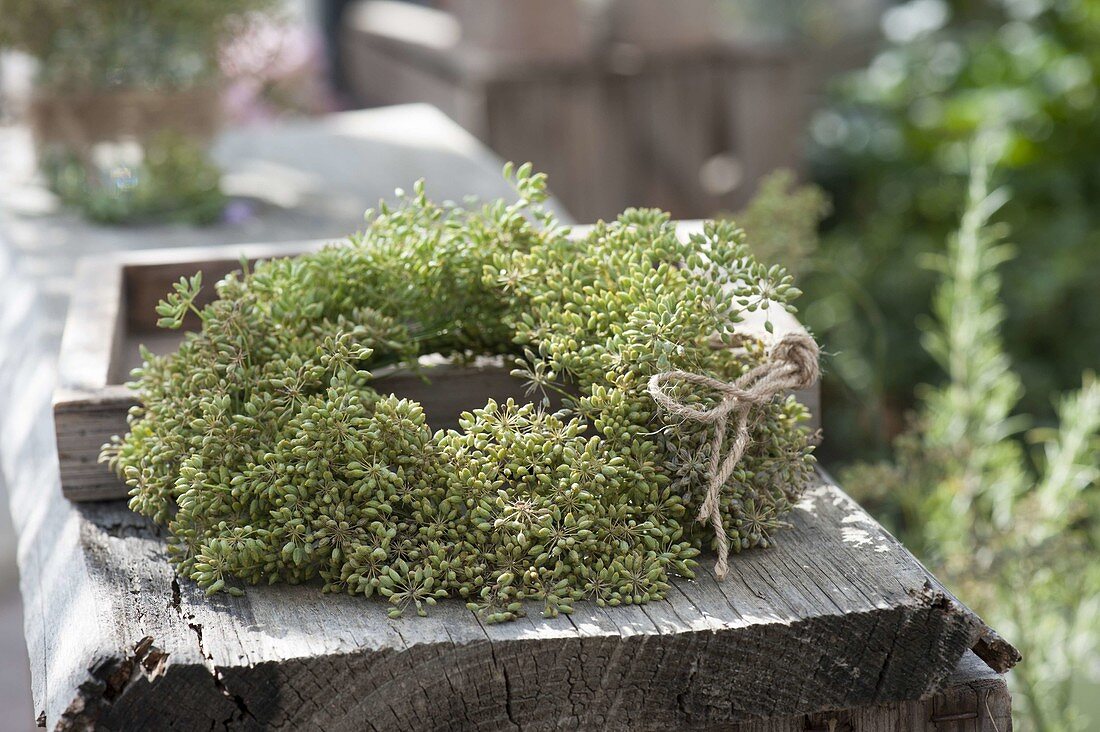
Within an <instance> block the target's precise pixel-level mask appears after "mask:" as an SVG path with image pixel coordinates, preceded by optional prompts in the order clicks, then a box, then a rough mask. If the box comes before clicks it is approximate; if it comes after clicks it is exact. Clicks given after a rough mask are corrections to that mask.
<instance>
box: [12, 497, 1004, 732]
mask: <svg viewBox="0 0 1100 732" xmlns="http://www.w3.org/2000/svg"><path fill="white" fill-rule="evenodd" d="M76 510H77V512H78V515H79V517H80V518H79V522H78V524H79V527H80V528H79V538H78V539H77V540H76V541H74V542H73V543H72V544H71V545H70V551H71V554H70V556H69V557H68V558H67V559H66V560H65V563H64V564H65V566H71V567H73V568H74V570H72V571H65V572H53V573H50V574H48V575H45V576H43V577H42V578H41V579H43V580H46V582H45V583H44V586H43V587H42V590H43V592H44V593H46V596H45V597H34V598H29V599H30V600H32V601H34V602H36V603H37V602H40V603H41V605H42V606H43V607H45V608H47V617H45V618H43V620H44V624H43V625H44V627H45V628H53V629H54V631H53V633H54V634H55V635H56V638H55V639H52V640H46V641H45V642H46V643H48V644H50V645H51V646H53V648H54V653H53V654H51V665H52V668H51V671H52V673H51V677H50V678H51V679H52V680H51V683H50V684H49V685H47V687H46V689H45V693H46V699H45V710H46V717H47V721H48V724H49V726H50V727H58V728H63V729H76V728H84V727H87V726H96V727H97V728H102V729H129V728H142V729H160V728H167V727H168V726H169V725H170V724H176V725H180V724H182V725H183V726H186V727H189V728H196V729H197V728H206V727H208V726H210V725H214V726H217V725H221V724H226V725H227V726H229V727H232V728H246V729H249V728H252V729H258V728H261V727H263V728H266V727H289V728H294V729H299V728H306V729H325V730H344V729H349V730H350V729H375V730H401V729H556V728H562V727H566V728H599V729H623V730H626V729H630V730H634V729H645V730H649V729H652V730H657V729H662V730H663V729H710V728H718V727H722V728H728V726H729V725H735V724H749V723H757V722H758V721H759V720H762V719H768V720H773V719H775V718H779V719H780V720H782V719H783V718H784V717H790V716H791V715H805V714H816V713H819V712H823V711H826V710H831V709H850V708H853V707H867V706H868V705H871V706H873V705H878V704H887V703H892V702H900V701H912V700H916V699H920V698H923V697H926V696H928V695H930V694H933V693H935V692H937V691H938V690H940V689H943V688H945V687H948V686H949V685H950V679H951V674H952V672H953V671H954V669H955V668H956V666H957V664H958V663H959V661H960V659H962V657H963V654H964V652H966V650H967V649H968V648H969V647H971V646H972V645H973V644H974V643H975V642H976V641H977V640H978V638H979V637H981V635H982V632H983V625H982V623H981V621H980V620H979V619H978V618H977V617H976V616H974V615H973V613H971V612H970V611H969V610H967V609H966V608H965V607H964V606H962V605H961V604H960V603H958V602H957V601H956V600H955V599H954V598H952V597H951V596H950V595H949V594H947V593H946V592H945V591H944V590H943V589H942V588H941V587H940V586H939V585H938V584H937V583H936V582H935V581H934V580H933V579H932V578H931V577H930V576H929V575H928V574H927V573H926V572H925V571H924V569H923V568H922V567H921V566H920V565H919V564H918V563H917V562H915V561H914V560H913V558H912V557H911V556H910V555H909V554H908V553H907V552H906V551H905V550H904V549H903V548H902V547H901V546H900V545H899V544H898V543H897V542H896V541H895V540H894V539H893V538H892V537H890V536H889V535H888V534H886V532H885V531H883V530H882V529H881V528H880V527H879V526H878V525H877V524H875V522H874V521H873V520H872V519H871V518H870V517H869V516H868V515H867V514H866V513H864V512H863V511H862V510H861V509H860V508H859V507H858V506H857V505H856V504H855V503H854V502H853V501H852V500H851V499H850V498H848V497H847V496H846V495H844V493H843V492H842V491H840V489H839V488H837V487H836V486H835V485H833V484H832V482H831V481H830V480H828V478H827V477H825V476H822V478H821V479H820V481H819V482H818V484H817V485H816V486H815V487H814V488H813V489H811V490H810V491H809V492H808V493H807V495H806V497H805V499H804V500H803V501H802V502H801V503H800V504H799V505H798V507H797V508H796V510H795V511H794V513H793V515H792V524H793V526H792V528H790V529H788V530H786V531H784V532H783V534H782V535H781V536H780V537H779V540H778V541H777V542H776V545H775V546H774V547H773V548H771V549H768V550H765V551H754V552H747V553H745V554H743V555H739V556H737V557H735V558H734V559H733V561H732V571H731V576H730V578H729V579H728V580H727V581H725V582H723V583H718V582H716V581H715V580H714V579H713V577H711V576H710V574H709V573H708V572H707V571H706V570H705V567H706V566H707V565H709V562H708V561H707V558H704V561H703V565H704V571H703V572H702V573H701V576H700V577H699V579H698V581H695V582H687V581H680V582H677V583H676V585H675V588H674V591H673V593H672V595H671V596H670V597H669V599H668V600H667V601H662V602H655V603H652V604H649V605H645V606H638V607H622V608H614V609H600V608H597V607H595V606H594V605H591V604H578V605H577V612H576V613H575V614H574V615H573V616H571V617H564V616H563V617H560V618H556V619H553V620H544V619H542V618H541V617H539V616H538V615H537V610H538V609H537V608H531V612H532V616H530V617H527V618H523V619H521V620H519V621H517V622H515V623H507V624H502V625H489V626H487V625H484V624H482V623H481V622H479V620H478V618H477V617H476V616H475V615H474V614H472V613H470V612H469V611H468V610H466V609H465V608H464V606H463V605H462V604H461V603H460V602H456V601H444V602H441V603H440V604H439V605H438V606H436V607H435V608H433V609H432V612H431V614H430V615H429V617H427V618H417V617H415V616H414V617H409V618H403V619H400V620H397V621H391V620H389V619H388V618H387V617H386V615H385V607H386V606H385V605H384V604H383V603H382V602H380V601H368V600H364V599H362V598H353V597H347V596H333V595H324V594H322V593H321V592H320V591H319V587H318V586H316V585H314V584H310V585H305V586H298V587H291V586H273V587H255V588H249V589H248V590H247V593H246V595H245V596H244V597H243V598H229V597H223V596H217V597H213V598H206V597H205V596H204V595H203V594H202V593H201V592H200V591H199V590H198V589H197V588H195V587H194V586H193V585H192V584H191V583H190V582H188V581H186V580H177V579H176V578H175V577H174V576H173V574H172V570H171V567H170V566H169V564H168V563H167V560H166V557H165V554H164V539H163V536H161V535H159V533H158V531H157V530H156V529H154V528H153V527H152V526H150V525H149V524H148V523H146V522H145V521H144V520H142V519H140V518H139V517H137V516H135V515H133V514H131V513H129V512H128V511H126V509H125V508H124V506H123V505H121V504H118V503H100V504H82V505H79V506H78V507H77V509H76ZM77 607H79V608H81V610H80V613H79V614H80V618H79V622H78V623H75V624H74V623H72V620H73V618H72V614H73V613H74V611H76V610H77ZM42 640H44V639H39V642H41V641H42ZM952 693H954V692H952ZM1002 697H1003V695H1002ZM1002 697H999V701H997V706H996V711H995V712H994V713H995V714H1001V717H997V718H998V719H1000V718H1002V717H1003V714H1002V712H1003V707H1004V705H1005V704H1006V703H1007V701H1006V699H1004V698H1002ZM946 698H947V697H945V699H946ZM951 698H954V697H951ZM945 703H946V702H945ZM895 713H897V710H894V711H891V712H889V714H895ZM911 713H912V714H916V713H917V712H911ZM921 713H923V712H921ZM860 714H865V715H870V716H867V717H866V718H867V719H886V718H892V717H888V716H887V715H886V713H885V712H879V713H878V714H879V716H877V717H876V716H875V715H874V714H872V713H871V712H870V711H868V710H862V711H861V712H860ZM849 718H851V719H854V718H856V717H849ZM914 718H915V717H914ZM777 724H778V723H777ZM784 724H786V723H784ZM773 728H774V729H786V728H789V727H771V726H760V725H759V724H758V725H757V726H755V727H747V728H746V729H767V730H771V729H773ZM856 728H857V729H883V727H875V726H863V727H856ZM914 729H924V727H914Z"/></svg>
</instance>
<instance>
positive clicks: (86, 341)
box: [53, 221, 821, 501]
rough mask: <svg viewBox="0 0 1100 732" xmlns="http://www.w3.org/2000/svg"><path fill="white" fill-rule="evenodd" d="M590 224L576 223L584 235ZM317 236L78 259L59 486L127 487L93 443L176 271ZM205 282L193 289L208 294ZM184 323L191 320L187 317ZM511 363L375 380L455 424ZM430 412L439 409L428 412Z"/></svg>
mask: <svg viewBox="0 0 1100 732" xmlns="http://www.w3.org/2000/svg"><path fill="white" fill-rule="evenodd" d="M701 226H702V225H701V222H698V221H685V222H680V223H679V225H678V232H679V233H680V235H681V236H687V235H689V234H691V233H694V232H698V231H700V230H701ZM588 230H589V227H587V226H578V227H574V229H573V234H574V235H575V236H583V235H584V234H585V233H586V232H587V231H588ZM324 244H325V241H324V240H319V241H309V242H289V243H280V244H250V245H243V246H233V247H204V248H194V247H191V248H186V249H155V250H147V251H138V252H127V253H125V254H118V255H113V256H106V257H102V256H101V257H95V258H92V259H88V260H85V261H83V262H82V263H81V266H80V267H79V268H78V272H77V280H76V281H77V286H76V288H75V294H74V297H73V301H72V305H71V307H70V309H69V315H68V319H67V322H66V325H65V334H64V337H63V339H62V345H61V356H60V362H59V365H58V386H57V389H56V391H55V392H54V398H53V404H54V407H53V414H54V430H55V434H56V438H57V451H58V459H59V462H60V470H61V488H62V491H63V492H64V494H65V496H66V497H67V498H69V499H70V500H74V501H98V500H104V499H110V498H121V497H124V496H126V494H127V489H126V487H125V486H124V485H123V484H122V483H121V481H119V480H118V478H117V477H116V476H115V475H114V474H112V473H111V472H110V470H108V468H107V467H106V466H105V465H103V464H101V463H100V462H99V453H100V449H101V448H102V446H103V445H104V443H106V442H107V441H108V440H110V438H111V436H112V435H120V434H123V433H124V432H125V431H126V414H127V412H128V411H129V409H130V407H132V406H134V405H135V404H137V400H136V399H135V396H134V394H133V393H131V392H130V391H129V390H128V389H127V388H126V387H125V386H124V384H125V382H126V381H127V379H128V376H129V374H130V372H131V370H132V369H134V368H135V367H137V366H140V365H141V358H140V355H139V354H140V346H142V345H145V346H146V347H148V348H149V349H150V350H152V351H153V352H154V353H169V352H170V351H171V350H172V349H173V348H175V347H176V345H177V344H178V343H179V339H180V338H181V336H182V334H181V333H179V332H172V331H168V332H165V331H163V330H158V329H157V328H156V320H157V315H156V312H155V307H156V303H157V302H158V301H160V300H161V299H162V298H163V297H164V294H165V293H166V292H168V291H169V290H170V289H171V286H172V284H173V283H174V282H176V281H178V280H179V279H180V278H181V277H190V276H191V275H193V274H194V273H195V272H197V271H202V272H203V274H204V276H205V278H206V281H207V282H208V283H212V282H215V281H217V280H218V279H220V278H222V277H224V276H225V275H226V274H228V273H230V272H232V271H234V270H236V269H238V268H239V266H240V264H239V263H240V259H241V257H245V258H246V259H249V260H250V261H255V260H257V259H264V258H271V257H281V256H290V255H294V254H300V253H302V252H305V251H310V250H315V249H317V248H319V247H321V246H323V245H324ZM212 292H213V289H212V288H211V287H207V288H206V289H205V291H204V293H203V295H202V297H200V300H199V301H198V304H199V305H200V306H201V305H202V304H203V302H204V299H203V298H210V297H212V296H213V295H212ZM767 315H768V317H770V318H771V319H772V321H773V322H774V325H775V328H776V334H777V335H780V336H781V335H782V334H783V333H786V332H790V331H793V330H801V329H802V326H801V325H800V324H799V323H798V321H797V320H796V319H795V318H794V317H793V316H792V315H790V314H789V313H787V312H786V311H785V310H782V309H780V308H773V309H771V310H770V311H769V313H768V314H767ZM763 323H764V313H763V312H758V313H756V314H754V315H751V316H750V319H749V320H747V321H746V323H745V330H746V331H747V332H752V333H753V334H755V335H756V336H758V337H760V338H764V339H765V340H766V339H768V338H771V337H772V336H770V335H769V334H768V333H767V332H766V331H765V329H764V326H763ZM186 324H187V325H188V326H190V327H194V326H195V325H196V323H195V322H194V319H189V320H188V321H186ZM510 368H511V367H510V366H509V365H504V364H499V365H498V366H496V367H495V368H488V367H482V368H480V369H473V370H464V369H438V368H437V369H434V370H432V371H431V372H430V373H425V374H423V375H424V376H428V377H430V379H431V381H430V382H425V381H424V380H423V379H421V378H419V377H416V376H412V377H409V376H406V377H404V378H395V377H390V378H389V379H386V380H383V381H379V383H378V388H380V389H381V388H385V389H387V390H388V391H392V392H393V393H396V394H398V395H399V396H402V397H407V398H410V399H415V400H416V401H419V402H422V403H423V404H424V406H425V410H426V412H427V414H428V415H429V417H430V418H431V424H432V426H434V427H437V428H447V427H456V426H457V415H458V414H459V413H461V412H462V411H463V410H468V409H473V408H475V407H480V406H483V405H484V404H485V401H486V399H487V398H489V397H493V398H495V399H497V400H503V399H507V398H509V397H512V398H514V399H516V400H517V401H522V400H524V394H523V388H522V384H521V382H519V381H517V380H515V379H511V378H509V377H508V372H509V371H510ZM796 396H797V397H798V398H799V400H801V401H802V402H803V403H804V404H805V405H806V406H807V407H809V408H810V411H811V415H812V417H811V422H810V424H809V426H810V428H811V429H817V427H818V426H819V425H820V422H819V420H818V416H817V415H818V410H819V408H820V401H821V400H820V389H819V387H818V386H817V385H814V387H813V388H810V389H805V390H802V391H800V392H797V393H796ZM432 415H438V417H432Z"/></svg>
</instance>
